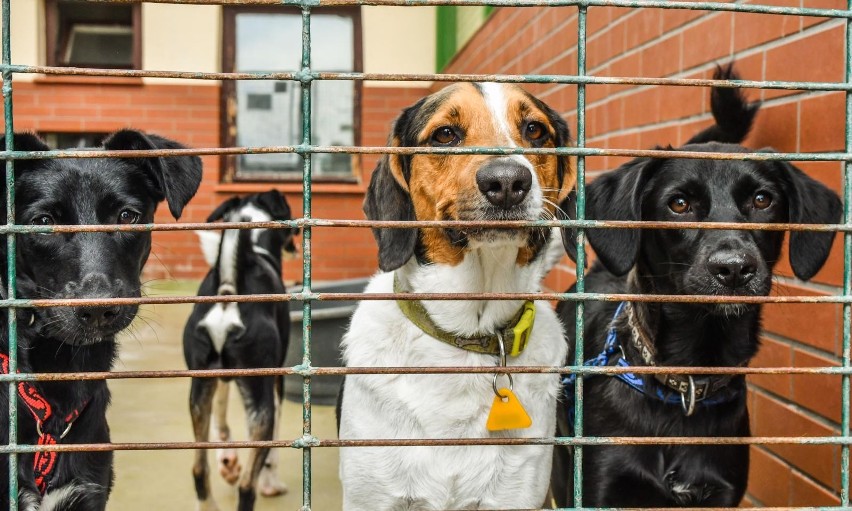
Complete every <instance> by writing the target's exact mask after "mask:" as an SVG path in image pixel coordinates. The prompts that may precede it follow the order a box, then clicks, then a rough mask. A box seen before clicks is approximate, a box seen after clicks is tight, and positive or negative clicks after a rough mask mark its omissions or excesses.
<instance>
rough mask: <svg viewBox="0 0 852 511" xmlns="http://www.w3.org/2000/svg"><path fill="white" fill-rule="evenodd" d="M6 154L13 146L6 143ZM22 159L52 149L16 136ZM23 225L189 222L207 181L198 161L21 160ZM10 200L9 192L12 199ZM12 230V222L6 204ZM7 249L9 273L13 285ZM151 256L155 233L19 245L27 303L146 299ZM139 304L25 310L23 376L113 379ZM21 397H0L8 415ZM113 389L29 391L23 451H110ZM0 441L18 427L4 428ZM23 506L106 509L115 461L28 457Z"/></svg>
mask: <svg viewBox="0 0 852 511" xmlns="http://www.w3.org/2000/svg"><path fill="white" fill-rule="evenodd" d="M0 144H5V140H3V141H2V142H0ZM14 146H15V149H16V150H19V151H46V150H48V147H47V146H46V145H45V144H44V142H42V141H41V140H40V139H39V138H38V137H36V136H35V135H31V134H23V133H22V134H16V135H15V139H14ZM180 147H182V146H181V145H179V144H178V143H176V142H174V141H171V140H168V139H165V138H161V137H158V136H156V135H150V134H145V133H142V132H139V131H133V130H121V131H118V132H115V133H113V134H112V135H110V136H109V137H107V138H106V139H105V141H104V142H103V147H102V148H103V149H110V150H145V149H170V148H180ZM15 178H16V179H15V195H16V201H15V215H16V216H15V218H16V222H17V223H18V224H23V225H37V226H49V225H68V224H136V223H141V224H145V223H151V222H153V219H154V210H155V209H156V208H157V205H158V204H159V203H160V202H161V201H163V200H165V201H166V202H167V203H168V206H169V210H170V211H171V213H172V215H173V216H174V217H175V218H178V217H179V216H180V215H181V212H182V211H183V208H184V206H185V205H186V203H187V202H188V201H189V200H190V199H191V198H192V196H193V195H194V194H195V191H196V190H197V188H198V185H199V183H200V182H201V160H200V158H198V157H196V156H179V157H166V158H135V159H118V158H81V159H56V160H17V161H16V163H15ZM0 192H2V193H3V197H4V198H5V190H0ZM3 202H4V205H3V207H2V211H3V213H2V215H0V221H2V222H3V223H5V222H6V216H5V211H6V206H5V200H3ZM6 250H7V248H6V242H5V240H3V242H2V243H0V261H2V262H0V266H1V267H2V275H4V276H5V275H6V253H7V252H6ZM150 250H151V234H150V232H122V233H119V232H88V233H82V232H80V233H73V234H26V235H18V236H17V254H16V258H15V259H16V266H17V291H18V297H20V298H32V299H36V298H38V299H44V298H48V299H55V298H107V297H119V298H125V297H139V296H141V283H140V273H141V271H142V267H143V266H144V265H145V261H146V260H147V259H148V254H149V252H150ZM137 308H138V307H137V306H136V305H121V306H100V307H84V306H80V307H54V308H39V309H24V310H19V312H18V317H19V322H18V325H19V326H18V353H19V371H21V372H35V373H65V372H79V371H109V370H110V369H111V368H112V365H113V361H114V360H115V357H116V352H117V346H116V339H115V336H116V334H117V333H118V332H120V331H121V330H123V329H124V328H126V327H127V326H128V325H129V324H130V322H131V321H132V320H133V318H134V317H135V315H136V312H137ZM0 316H2V317H1V318H0V330H2V332H0V362H2V364H0V365H2V370H3V372H8V371H9V366H8V353H9V343H8V329H7V326H6V324H7V318H6V310H5V309H3V312H2V314H0ZM8 396H9V393H8V392H7V391H6V387H5V385H4V386H3V389H2V391H1V392H0V413H2V414H3V415H4V417H5V416H6V415H7V410H8V408H9V400H8ZM109 401H110V393H109V389H108V388H107V384H106V382H105V381H102V380H100V381H98V380H90V381H83V380H75V381H64V382H52V383H51V382H25V383H21V384H20V385H19V388H18V424H17V426H18V435H17V441H18V443H20V444H29V445H34V444H38V445H49V444H56V443H58V444H80V443H85V444H88V443H107V442H109V441H110V436H109V427H108V425H107V422H106V409H107V406H108V405H109ZM0 441H2V443H4V444H5V443H7V442H8V441H9V423H8V421H7V420H0ZM2 458H3V459H2V460H0V508H4V509H5V508H8V506H9V473H8V470H9V464H8V457H7V456H3V457H2ZM18 467H19V469H18V484H19V491H18V508H19V509H21V510H30V511H31V510H35V509H38V510H40V511H47V510H53V509H61V510H63V511H73V510H86V511H91V510H102V509H104V508H105V507H106V502H107V498H108V496H109V493H110V489H111V487H112V481H113V469H112V453H111V452H74V453H71V452H68V453H61V454H59V453H56V452H51V453H48V452H43V453H37V454H32V453H27V454H20V455H18Z"/></svg>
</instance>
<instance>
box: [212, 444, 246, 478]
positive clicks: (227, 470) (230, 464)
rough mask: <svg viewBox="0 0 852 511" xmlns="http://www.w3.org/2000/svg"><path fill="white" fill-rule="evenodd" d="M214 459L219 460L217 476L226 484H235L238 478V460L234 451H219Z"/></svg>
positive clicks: (239, 467)
mask: <svg viewBox="0 0 852 511" xmlns="http://www.w3.org/2000/svg"><path fill="white" fill-rule="evenodd" d="M216 457H217V458H218V459H219V474H220V475H221V476H222V479H224V480H225V482H227V483H228V484H236V483H237V480H239V478H240V471H242V467H241V466H240V460H239V459H238V458H237V450H236V449H219V451H218V453H217V455H216Z"/></svg>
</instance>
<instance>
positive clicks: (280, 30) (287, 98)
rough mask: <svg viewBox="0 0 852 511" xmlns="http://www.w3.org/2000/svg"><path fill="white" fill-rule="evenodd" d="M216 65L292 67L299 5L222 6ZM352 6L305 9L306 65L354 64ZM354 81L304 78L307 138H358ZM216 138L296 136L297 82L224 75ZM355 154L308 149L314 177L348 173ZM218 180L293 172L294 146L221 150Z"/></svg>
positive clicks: (286, 141) (324, 141) (279, 142)
mask: <svg viewBox="0 0 852 511" xmlns="http://www.w3.org/2000/svg"><path fill="white" fill-rule="evenodd" d="M224 13H225V19H224V37H223V42H224V49H223V52H222V58H223V66H222V67H223V69H224V70H225V71H226V72H232V71H236V72H290V71H298V70H299V68H300V65H301V59H302V44H301V40H302V16H301V13H300V12H299V10H297V9H293V8H288V7H281V8H273V9H270V8H265V9H264V8H254V9H252V8H238V7H225V11H224ZM360 25H361V23H360V9H359V8H358V7H343V8H319V9H316V10H313V11H312V13H311V59H312V61H311V69H312V70H314V71H326V72H352V71H359V70H360V69H361V34H360V29H361V26H360ZM360 89H361V85H360V82H353V81H347V80H333V81H327V80H321V81H316V82H313V84H312V86H311V93H312V98H311V99H312V100H311V114H312V115H311V116H312V120H311V130H312V132H311V140H312V143H313V144H315V145H329V146H333V145H358V143H359V137H358V131H359V130H358V123H359V117H360V108H359V98H360ZM222 94H223V95H224V105H225V108H223V116H224V119H223V132H222V139H223V140H222V143H223V145H225V146H241V147H258V146H283V145H297V144H300V143H301V142H302V111H301V101H302V98H301V86H300V85H299V83H297V82H293V81H276V80H243V81H236V82H234V81H228V82H224V83H223V86H222ZM357 158H358V155H357V154H355V155H349V154H314V155H313V156H312V175H313V177H315V178H316V179H317V180H352V179H355V173H356V172H355V171H356V170H357V162H358V159H357ZM223 161H224V172H223V177H224V180H225V181H234V180H254V181H258V180H281V179H301V176H302V158H301V157H300V156H299V155H297V154H247V155H238V156H230V157H227V158H223Z"/></svg>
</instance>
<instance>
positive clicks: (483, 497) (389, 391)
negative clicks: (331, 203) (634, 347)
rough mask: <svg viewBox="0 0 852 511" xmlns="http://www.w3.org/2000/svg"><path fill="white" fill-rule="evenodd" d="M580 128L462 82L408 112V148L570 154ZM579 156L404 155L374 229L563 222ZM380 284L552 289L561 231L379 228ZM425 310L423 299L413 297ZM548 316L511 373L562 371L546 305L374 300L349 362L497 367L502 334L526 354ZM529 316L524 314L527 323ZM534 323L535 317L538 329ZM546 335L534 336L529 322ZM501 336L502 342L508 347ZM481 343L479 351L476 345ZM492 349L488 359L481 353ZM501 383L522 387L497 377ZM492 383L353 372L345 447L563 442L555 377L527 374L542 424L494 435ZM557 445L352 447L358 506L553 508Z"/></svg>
mask: <svg viewBox="0 0 852 511" xmlns="http://www.w3.org/2000/svg"><path fill="white" fill-rule="evenodd" d="M568 142H569V134H568V127H567V125H566V123H565V122H564V120H563V119H562V118H560V116H559V115H558V114H557V113H556V112H555V111H553V110H552V109H551V108H549V107H548V106H547V105H545V104H544V103H542V102H541V101H539V100H538V99H536V98H534V97H533V96H531V95H530V94H528V93H526V92H525V91H523V90H522V89H521V88H519V87H516V86H513V85H501V84H494V83H482V84H469V83H465V84H455V85H452V86H449V87H447V88H445V89H443V90H441V91H439V92H437V93H435V94H432V95H430V96H428V97H426V98H424V99H422V100H421V101H419V102H418V103H416V104H415V105H413V106H411V107H409V108H407V109H405V110H404V111H403V112H402V114H401V115H400V117H399V118H398V119H397V121H396V123H395V125H394V127H393V133H392V134H391V137H390V145H392V146H398V147H454V146H473V147H476V146H501V147H524V148H540V147H560V146H565V145H567V144H568ZM574 180H575V173H574V171H573V169H572V168H571V165H570V162H569V159H568V157H565V156H555V155H511V156H499V155H473V154H472V155H446V154H443V155H441V154H419V155H411V156H408V155H388V156H385V157H384V158H383V159H382V160H381V161H380V162H379V165H378V166H377V167H376V169H375V171H374V172H373V176H372V180H371V182H370V187H369V190H368V192H367V197H366V199H365V201H364V211H365V213H366V215H367V217H368V218H369V219H371V220H415V219H416V220H538V219H548V218H553V217H554V216H555V215H556V212H557V209H558V208H557V203H558V202H559V200H560V199H562V198H563V197H565V196H566V195H567V193H568V191H569V190H570V189H571V188H572V187H573V185H574ZM373 232H374V235H375V237H376V240H377V241H378V245H379V266H380V268H381V269H382V270H383V271H384V272H386V273H379V274H377V275H376V276H375V277H373V279H372V280H371V282H370V283H369V285H368V287H367V289H366V292H367V293H390V292H393V291H395V290H396V291H407V292H415V293H436V292H457V293H483V292H500V293H510V292H536V291H538V290H539V286H540V282H541V279H542V277H543V276H544V274H545V273H546V271H547V270H548V269H549V267H550V266H549V262H550V258H549V257H548V255H547V253H548V250H547V248H548V244H549V243H550V238H551V230H550V229H547V228H526V229H508V228H503V229H496V228H489V229H484V228H475V229H474V228H462V229H444V228H421V229H374V231H373ZM408 304H412V302H408ZM529 309H533V310H534V311H535V319H534V323H533V324H532V325H531V326H532V330H531V331H527V332H526V333H528V334H529V337H528V339H527V341H526V347H525V349H523V350H522V351H520V352H519V353H511V354H510V355H509V356H508V357H506V358H507V364H508V365H509V366H558V365H561V364H562V363H563V361H564V360H565V355H566V349H565V346H564V343H563V342H562V327H561V325H560V323H559V321H558V319H557V318H556V316H555V314H554V312H553V310H552V308H551V307H550V305H549V304H548V303H547V302H545V301H540V302H535V303H533V302H529V303H526V304H525V303H524V302H523V301H520V300H490V301H482V300H465V301H423V302H415V303H414V304H413V305H406V304H405V303H403V302H402V301H400V302H394V301H365V302H362V303H361V304H360V305H359V306H358V309H357V310H356V311H355V314H354V315H353V317H352V322H351V324H350V327H349V330H348V332H347V333H346V335H345V336H344V339H343V347H344V355H343V358H344V361H345V363H346V365H347V366H351V367H361V366H373V367H376V366H384V367H400V366H411V367H419V366H487V367H492V366H497V365H499V364H500V358H501V357H500V356H499V352H496V351H495V348H494V347H495V346H496V344H495V341H494V339H498V341H497V342H499V339H503V340H504V341H505V349H506V351H507V352H512V351H519V350H518V349H517V348H518V347H517V346H515V348H516V349H514V350H513V349H511V348H512V342H513V341H518V340H519V338H520V337H521V336H519V335H514V334H512V333H509V334H507V335H505V336H502V335H503V334H504V333H505V332H510V331H511V329H512V328H513V327H515V326H516V325H518V326H519V327H520V325H521V324H522V323H524V321H527V322H528V320H529V317H528V316H526V313H525V311H527V312H528V311H529ZM519 318H520V319H519ZM523 318H526V320H525V319H523ZM526 326H530V325H528V324H527V325H526ZM498 335H501V336H502V337H498ZM472 345H476V346H479V348H472V347H471V346H472ZM474 350H476V351H474ZM497 383H499V386H500V387H503V386H506V387H508V385H507V379H506V378H505V377H500V378H499V379H498V380H497ZM496 387H497V384H495V378H494V376H493V375H492V374H453V375H426V374H405V375H349V376H348V377H347V378H346V381H345V392H342V394H341V400H340V403H339V405H340V407H341V408H340V411H339V421H340V437H341V438H342V439H347V440H352V439H382V438H385V439H386V438H393V439H407V438H422V439H453V438H502V437H530V438H539V437H548V436H552V435H553V434H554V431H555V422H554V420H555V419H554V410H555V406H556V399H557V395H558V394H559V377H558V375H555V374H543V375H542V374H517V375H515V376H514V387H513V389H514V393H515V395H516V396H517V398H518V400H519V401H520V402H521V403H522V404H523V406H524V407H525V408H526V411H527V412H528V414H529V416H530V418H531V419H532V426H531V427H529V428H527V429H510V430H506V431H497V432H491V431H489V430H488V429H487V428H486V420H487V418H488V416H489V411H490V410H491V407H492V402H493V401H494V399H495V390H494V389H495V388H496ZM551 455H552V448H551V446H546V445H526V446H443V447H355V448H344V449H341V454H340V458H341V460H340V461H341V464H340V477H341V480H342V482H343V500H344V504H343V508H344V509H345V510H367V509H369V510H385V509H394V510H408V509H479V508H488V509H492V508H535V507H540V506H541V505H542V504H543V502H544V500H545V497H546V493H547V488H548V477H549V473H550V465H551Z"/></svg>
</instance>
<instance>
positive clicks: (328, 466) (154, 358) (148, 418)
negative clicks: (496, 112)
mask: <svg viewBox="0 0 852 511" xmlns="http://www.w3.org/2000/svg"><path fill="white" fill-rule="evenodd" d="M194 293H195V289H194V288H193V287H191V285H188V284H184V283H169V284H167V285H165V286H159V287H155V288H152V289H150V290H149V294H150V295H153V296H156V295H163V294H179V295H187V294H188V295H192V294H194ZM190 310H191V306H190V305H183V304H182V305H161V306H146V307H145V308H143V310H141V311H140V313H139V318H138V319H137V321H136V322H135V323H134V325H133V327H132V329H131V330H132V331H131V332H129V333H128V334H127V335H125V336H124V337H123V339H122V342H121V352H120V359H119V360H118V362H117V364H116V367H115V369H116V370H117V371H129V370H154V369H184V368H185V365H184V361H183V351H182V347H181V338H182V334H183V326H184V322H185V321H186V318H187V316H188V315H189V312H190ZM110 388H111V389H112V401H113V404H112V407H111V409H110V412H109V423H110V428H111V430H112V439H113V441H114V442H160V441H190V440H192V427H191V422H190V418H189V411H188V405H187V400H188V395H189V382H188V380H187V379H185V378H181V379H169V380H160V379H157V380H154V379H152V380H114V381H111V382H110ZM237 396H238V394H237V393H236V392H231V407H230V410H229V415H230V424H231V428H232V431H233V432H234V435H235V439H237V440H241V439H246V438H247V437H246V434H245V421H244V416H243V414H242V413H241V412H242V405H241V403H240V402H239V400H238V399H237ZM312 413H313V428H314V429H313V433H314V434H315V435H316V436H318V437H320V438H334V437H335V434H336V433H335V423H334V410H333V408H332V407H330V406H316V405H315V406H313V407H312ZM301 418H302V410H301V404H296V403H291V402H289V401H285V406H284V408H283V414H282V419H283V420H282V426H281V438H283V439H293V438H297V437H299V436H301V433H302V420H301ZM211 455H212V456H215V453H211ZM280 457H281V470H280V476H281V480H282V481H284V482H285V483H286V484H287V485H288V486H289V487H290V492H289V493H288V494H286V495H284V496H281V497H276V498H263V497H258V501H257V506H256V509H257V510H258V511H264V510H272V509H275V510H287V509H290V510H298V509H299V508H300V507H301V506H302V452H301V451H300V450H296V449H282V450H281V452H280ZM192 458H193V452H192V451H138V452H135V451H126V452H117V453H116V458H115V470H116V482H115V488H114V490H113V492H112V496H111V498H110V501H109V506H108V509H109V510H111V511H152V510H162V511H172V510H191V509H194V507H195V504H194V502H195V492H194V490H193V483H192V475H191V466H192ZM245 458H246V456H245V454H244V453H241V459H245ZM312 465H313V472H312V479H313V486H312V499H313V502H312V504H313V505H312V509H314V510H328V511H335V510H339V509H340V482H339V481H338V478H337V450H336V449H328V448H322V449H314V450H313V454H312ZM213 493H214V496H215V498H216V501H217V502H218V504H219V507H220V508H221V509H222V511H227V510H230V509H236V490H235V488H234V487H232V486H229V485H227V484H226V483H225V482H224V481H223V480H222V479H221V478H220V477H218V474H216V475H215V476H214V477H213Z"/></svg>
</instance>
